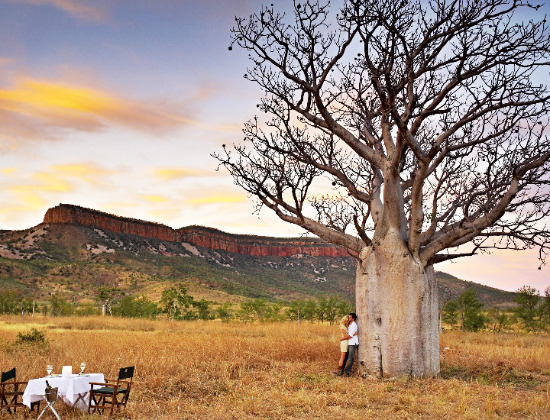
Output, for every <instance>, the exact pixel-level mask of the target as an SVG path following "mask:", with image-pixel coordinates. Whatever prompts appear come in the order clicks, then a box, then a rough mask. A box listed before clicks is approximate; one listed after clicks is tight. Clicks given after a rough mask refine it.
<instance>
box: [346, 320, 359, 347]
mask: <svg viewBox="0 0 550 420" xmlns="http://www.w3.org/2000/svg"><path fill="white" fill-rule="evenodd" d="M356 332H357V324H356V323H355V321H353V322H352V323H351V324H349V327H348V334H349V335H350V337H351V338H350V339H349V340H348V346H353V345H358V344H359V337H358V336H357V335H354V334H355V333H356Z"/></svg>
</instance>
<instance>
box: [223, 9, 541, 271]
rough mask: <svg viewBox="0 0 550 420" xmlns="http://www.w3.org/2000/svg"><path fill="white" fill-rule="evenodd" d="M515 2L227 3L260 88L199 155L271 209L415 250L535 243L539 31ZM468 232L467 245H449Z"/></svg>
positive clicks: (339, 234)
mask: <svg viewBox="0 0 550 420" xmlns="http://www.w3.org/2000/svg"><path fill="white" fill-rule="evenodd" d="M539 7H540V6H538V5H533V4H531V3H530V2H529V1H524V0H479V1H470V0H432V1H407V0H403V1H397V2H391V1H385V0H367V1H364V0H361V1H359V0H347V1H345V2H344V3H343V6H342V7H340V8H339V9H337V8H336V7H335V6H334V4H329V3H322V2H318V1H303V2H300V1H295V2H294V8H293V16H290V15H289V14H284V13H282V12H278V11H277V10H276V9H275V7H274V6H273V5H271V6H267V7H262V8H261V9H260V11H259V12H258V13H255V14H253V15H251V16H249V17H247V18H244V17H237V18H236V20H235V26H234V28H233V30H232V42H231V47H230V49H232V47H233V46H235V45H236V46H239V47H241V48H243V49H244V50H246V51H247V52H248V53H249V60H250V67H249V68H248V70H247V71H246V74H245V76H244V77H245V78H247V79H248V80H250V81H251V82H253V83H255V84H256V85H258V86H259V87H260V88H261V89H262V90H263V92H264V96H263V98H262V99H261V103H260V104H258V110H259V111H261V113H260V114H259V115H258V116H256V117H255V118H253V119H252V120H250V121H249V122H248V123H246V124H245V126H244V129H243V132H244V140H243V142H241V143H239V144H236V145H234V146H233V147H226V146H225V145H224V147H223V151H221V152H220V153H216V154H215V155H214V156H215V157H216V158H217V159H218V160H219V161H220V162H221V164H222V165H223V166H225V167H226V168H227V169H228V170H229V172H230V173H231V174H232V175H233V178H234V181H235V183H236V184H237V185H239V186H241V187H242V188H243V189H244V190H246V191H247V192H248V193H250V194H251V195H252V196H254V197H256V199H257V209H258V210H259V209H261V208H263V207H267V208H269V209H271V210H272V211H274V212H275V213H276V214H277V215H278V216H279V217H280V218H281V219H282V220H284V221H287V222H290V223H294V224H297V225H299V226H301V227H302V228H304V229H305V230H307V231H309V232H312V233H313V234H315V235H317V236H319V237H321V238H323V239H325V240H327V241H329V242H332V243H335V244H339V245H342V246H345V247H347V248H348V249H350V250H352V251H353V252H355V253H357V254H359V253H360V252H361V251H362V250H364V249H366V248H369V249H374V248H375V247H376V244H377V243H378V242H379V240H380V238H382V237H384V235H386V234H387V232H388V231H390V230H392V231H395V232H398V234H399V235H400V236H401V237H402V238H404V241H405V243H406V246H407V249H408V251H409V252H410V254H411V255H413V256H415V257H416V258H418V259H419V260H420V261H422V263H423V264H425V265H426V266H429V265H431V264H434V263H437V262H440V261H444V260H447V259H451V258H456V257H459V256H462V255H471V254H473V253H475V252H479V251H480V250H484V249H488V248H509V249H526V248H533V247H534V248H536V249H538V251H539V257H540V260H541V264H543V263H544V259H545V255H546V252H547V250H548V247H549V244H550V233H549V229H548V227H547V223H548V215H549V212H550V204H549V203H550V175H549V174H550V163H549V162H550V141H549V140H548V137H547V129H548V124H549V118H548V109H549V99H550V92H549V89H548V86H547V85H546V84H545V81H546V80H548V68H549V57H550V39H549V35H548V25H547V23H546V18H545V17H543V16H540V18H539V19H538V20H537V19H534V18H531V17H530V18H529V19H527V18H525V16H533V12H535V11H537V10H538V8H539ZM467 243H471V244H473V246H472V247H471V248H469V249H467V250H462V251H452V252H451V251H449V249H456V247H458V246H461V245H464V244H467Z"/></svg>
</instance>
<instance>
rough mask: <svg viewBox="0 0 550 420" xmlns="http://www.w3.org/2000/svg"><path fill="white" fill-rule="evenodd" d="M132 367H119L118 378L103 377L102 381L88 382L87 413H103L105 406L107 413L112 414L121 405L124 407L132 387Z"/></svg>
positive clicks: (133, 367)
mask: <svg viewBox="0 0 550 420" xmlns="http://www.w3.org/2000/svg"><path fill="white" fill-rule="evenodd" d="M134 369H135V366H129V367H125V368H121V369H120V371H119V372H118V379H105V382H104V383H103V382H90V386H91V389H90V400H89V402H88V413H100V414H103V413H104V412H105V409H106V408H107V409H109V410H110V411H109V415H112V414H113V412H114V411H115V410H117V411H120V409H121V407H126V403H127V402H128V397H129V396H130V390H131V388H132V379H133V377H134ZM94 386H95V387H96V388H95V389H94ZM97 387H100V388H97Z"/></svg>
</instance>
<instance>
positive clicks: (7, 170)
mask: <svg viewBox="0 0 550 420" xmlns="http://www.w3.org/2000/svg"><path fill="white" fill-rule="evenodd" d="M16 170H17V169H16V168H2V169H0V172H1V173H3V174H4V175H11V174H13V173H14V172H15V171H16Z"/></svg>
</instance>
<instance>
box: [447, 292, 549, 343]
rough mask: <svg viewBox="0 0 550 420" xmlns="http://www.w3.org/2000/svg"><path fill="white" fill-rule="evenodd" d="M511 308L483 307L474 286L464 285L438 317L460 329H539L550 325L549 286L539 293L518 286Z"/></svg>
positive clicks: (543, 329)
mask: <svg viewBox="0 0 550 420" xmlns="http://www.w3.org/2000/svg"><path fill="white" fill-rule="evenodd" d="M514 302H515V303H516V304H517V306H516V307H514V308H509V309H504V308H501V307H499V306H494V307H492V308H491V309H488V310H487V309H486V308H484V305H483V303H481V302H480V301H479V299H478V297H477V292H476V290H475V289H473V288H469V289H466V290H465V291H464V292H462V294H460V296H458V297H457V298H456V299H451V300H449V301H447V302H446V303H445V305H444V306H443V309H442V311H441V317H442V320H443V322H445V323H446V324H447V325H448V326H449V327H450V328H451V329H461V330H463V331H480V330H486V329H489V330H492V331H494V332H501V331H506V330H518V329H519V330H523V331H527V332H533V333H540V332H542V331H545V330H548V329H549V328H550V287H548V288H547V289H546V291H545V293H544V296H541V295H540V293H539V291H538V290H537V289H535V288H533V287H530V286H523V287H520V288H519V289H518V291H517V295H516V297H515V299H514Z"/></svg>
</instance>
